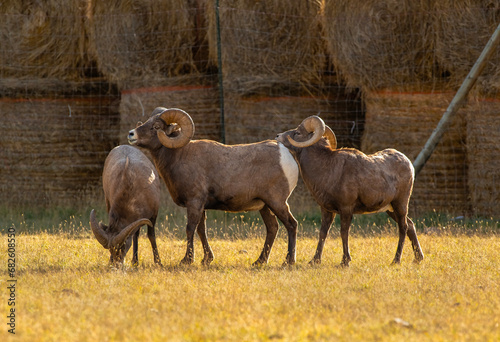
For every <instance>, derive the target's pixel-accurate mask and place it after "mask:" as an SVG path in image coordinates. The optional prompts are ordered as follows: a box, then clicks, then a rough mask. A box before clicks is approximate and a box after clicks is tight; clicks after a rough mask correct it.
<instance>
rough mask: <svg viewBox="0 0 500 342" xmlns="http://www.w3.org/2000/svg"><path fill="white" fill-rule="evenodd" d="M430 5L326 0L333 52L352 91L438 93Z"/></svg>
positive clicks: (410, 0) (422, 0) (405, 1)
mask: <svg viewBox="0 0 500 342" xmlns="http://www.w3.org/2000/svg"><path fill="white" fill-rule="evenodd" d="M431 3H432V2H429V1H427V0H420V1H415V0H387V1H367V0H325V4H324V10H323V12H322V23H323V24H322V25H323V28H324V32H325V37H326V40H327V49H328V53H329V55H330V56H331V59H332V61H333V64H334V66H335V68H336V70H337V73H338V74H339V75H340V77H341V78H342V79H344V80H345V81H346V83H347V86H348V87H350V88H358V87H359V88H363V89H364V90H374V89H381V88H387V87H390V88H391V89H393V90H396V89H397V90H404V89H411V90H413V91H417V90H420V91H423V90H428V89H433V88H434V87H435V85H434V82H436V81H437V80H436V79H435V76H434V72H435V70H434V68H435V65H434V56H433V52H432V44H433V34H432V30H430V29H429V26H430V25H431V23H432V18H431V16H430V15H429V13H430V9H431Z"/></svg>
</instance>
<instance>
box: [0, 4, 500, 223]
mask: <svg viewBox="0 0 500 342" xmlns="http://www.w3.org/2000/svg"><path fill="white" fill-rule="evenodd" d="M217 18H218V19H219V20H218V21H217V20H216V19H217ZM499 22H500V0H493V1H492V0H474V1H472V0H459V1H438V0H431V1H428V0H426V1H411V0H404V1H393V0H379V1H375V0H373V1H365V0H354V1H353V0H351V1H346V0H308V1H293V2H292V1H279V0H270V1H252V0H218V1H216V0H190V1H181V0H169V1H160V0H146V1H139V0H121V1H119V0H113V1H98V0H79V1H71V2H67V1H63V0H42V1H37V2H32V1H3V2H2V3H0V35H1V39H0V115H1V118H2V121H1V124H0V157H1V159H2V167H1V169H0V189H1V196H0V201H1V203H3V204H5V205H43V206H46V205H59V204H60V203H71V204H78V203H81V202H82V201H85V200H87V199H88V198H89V197H92V196H95V194H96V193H97V194H100V186H101V185H100V173H101V171H102V164H103V162H104V158H105V157H106V155H107V152H109V150H110V149H111V148H112V147H113V146H116V145H118V144H125V143H126V134H127V132H128V130H130V129H131V128H134V127H135V124H136V122H137V121H144V120H145V118H147V117H148V116H149V115H150V113H151V112H152V110H153V109H154V108H155V107H158V106H163V107H177V108H182V109H184V110H185V111H187V112H188V113H190V114H191V115H192V117H193V120H194V122H195V125H196V135H195V138H196V139H200V138H205V139H213V140H218V141H222V140H223V141H224V142H225V143H228V144H236V143H249V142H256V141H260V140H264V139H273V138H274V137H275V136H276V134H277V133H280V132H283V131H285V130H288V129H291V128H294V127H296V126H297V125H298V124H299V123H300V122H301V121H302V120H303V119H304V118H305V117H307V116H310V115H320V116H321V117H322V118H323V119H324V120H325V122H326V123H327V124H328V125H329V126H330V127H331V128H332V129H333V131H334V132H335V133H336V135H337V140H338V143H339V146H341V147H354V148H359V149H361V150H363V151H364V152H366V153H371V152H375V151H377V150H380V149H383V148H386V147H394V148H397V149H399V150H401V151H402V152H404V153H405V154H407V155H408V157H409V158H410V159H411V160H414V159H415V158H416V156H417V154H418V152H419V151H420V149H421V148H422V147H423V146H424V144H425V141H426V139H427V138H428V136H429V135H430V134H431V133H432V131H433V129H434V128H435V126H436V124H437V122H438V121H439V119H440V117H441V115H442V113H444V111H445V110H446V107H447V105H448V103H449V101H450V100H451V98H452V97H453V94H454V92H455V91H456V90H457V89H458V87H459V86H460V83H461V82H462V81H463V79H464V78H465V77H466V75H467V73H468V71H469V70H470V68H471V67H472V65H473V64H474V62H475V60H476V58H477V57H478V56H479V54H480V53H481V51H482V49H483V48H484V46H485V44H486V42H487V41H488V39H489V37H490V36H491V34H492V33H493V31H494V29H495V28H496V26H497V25H498V23H499ZM220 80H222V82H220ZM499 80H500V52H499V51H496V52H495V53H494V54H493V57H492V58H491V60H490V61H489V64H488V66H487V68H486V70H485V71H484V72H483V74H482V75H481V77H480V78H479V80H478V82H477V84H476V86H475V87H474V88H473V91H472V93H471V94H470V95H469V97H468V102H467V103H466V104H465V106H464V107H463V108H462V109H461V110H460V112H459V115H458V118H457V119H456V120H455V121H454V123H453V124H452V125H451V127H450V128H449V130H448V132H447V133H445V136H444V137H443V139H442V141H441V142H440V144H439V145H438V148H437V149H436V152H435V153H434V155H433V156H432V157H431V159H430V160H429V162H428V164H427V165H426V166H425V167H424V169H423V170H422V173H421V174H420V175H419V177H418V178H417V180H416V182H415V187H414V194H413V197H412V201H411V203H410V206H411V211H412V212H413V214H424V213H426V212H429V211H439V212H447V213H451V214H453V215H457V216H458V215H483V216H495V217H498V215H499V213H500V181H499V178H500V165H499V163H500V162H499V160H500V158H499V157H500V144H499V141H500V120H499V119H498V113H500V92H499V89H500V81H499ZM291 201H292V202H294V201H295V203H296V204H295V207H296V208H297V209H296V210H300V209H302V208H308V209H309V208H311V207H312V206H314V202H313V201H312V199H311V198H310V197H309V196H308V193H307V190H306V189H305V188H304V187H303V185H302V184H301V185H300V186H299V188H298V189H297V190H296V191H295V192H294V194H293V195H292V198H291Z"/></svg>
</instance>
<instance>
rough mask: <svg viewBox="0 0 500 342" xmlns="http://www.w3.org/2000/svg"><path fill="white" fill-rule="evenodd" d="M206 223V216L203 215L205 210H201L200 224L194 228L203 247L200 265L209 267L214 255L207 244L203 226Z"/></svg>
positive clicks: (205, 228)
mask: <svg viewBox="0 0 500 342" xmlns="http://www.w3.org/2000/svg"><path fill="white" fill-rule="evenodd" d="M205 221H206V215H205V210H203V213H202V216H201V219H200V223H198V227H197V228H196V231H197V232H198V236H199V237H200V240H201V244H202V245H203V254H204V255H203V260H202V261H201V264H202V265H204V266H208V265H210V263H211V262H212V261H213V260H214V253H213V252H212V248H211V247H210V244H209V243H208V238H207V227H206V225H205Z"/></svg>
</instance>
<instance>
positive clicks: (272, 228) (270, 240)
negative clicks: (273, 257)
mask: <svg viewBox="0 0 500 342" xmlns="http://www.w3.org/2000/svg"><path fill="white" fill-rule="evenodd" d="M260 215H261V216H262V220H263V221H264V225H265V226H266V241H265V242H264V248H263V249H262V253H260V256H259V258H258V259H257V260H256V261H255V262H254V263H253V264H252V266H261V265H264V264H266V263H267V261H268V260H269V255H270V254H271V249H272V247H273V244H274V240H275V239H276V234H277V233H278V229H279V226H278V221H277V220H276V217H275V216H274V214H273V213H272V212H271V210H270V209H269V207H268V206H267V205H265V206H264V208H262V209H261V210H260Z"/></svg>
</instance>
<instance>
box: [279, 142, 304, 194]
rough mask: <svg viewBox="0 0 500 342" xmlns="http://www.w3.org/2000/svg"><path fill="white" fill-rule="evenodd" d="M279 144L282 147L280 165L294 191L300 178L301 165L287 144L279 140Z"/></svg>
mask: <svg viewBox="0 0 500 342" xmlns="http://www.w3.org/2000/svg"><path fill="white" fill-rule="evenodd" d="M278 146H279V147H280V165H281V168H282V169H283V172H284V173H285V177H286V179H287V180H288V190H289V192H292V190H293V189H295V187H296V186H297V181H298V179H299V166H298V165H297V162H296V161H295V159H294V158H293V156H292V154H291V153H290V151H288V149H287V148H286V147H285V145H283V144H282V143H280V142H279V143H278Z"/></svg>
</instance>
